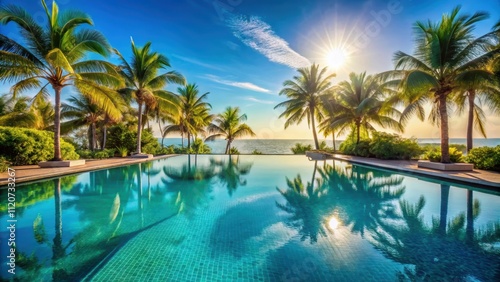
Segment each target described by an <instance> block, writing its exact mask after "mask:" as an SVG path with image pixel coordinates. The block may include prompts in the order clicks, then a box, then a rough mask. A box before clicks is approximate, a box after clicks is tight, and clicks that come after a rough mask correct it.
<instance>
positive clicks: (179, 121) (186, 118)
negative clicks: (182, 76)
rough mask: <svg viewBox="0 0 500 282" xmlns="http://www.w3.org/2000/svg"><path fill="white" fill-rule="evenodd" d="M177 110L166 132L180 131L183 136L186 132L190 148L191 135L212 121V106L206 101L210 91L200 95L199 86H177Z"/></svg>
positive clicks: (172, 115)
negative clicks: (210, 111)
mask: <svg viewBox="0 0 500 282" xmlns="http://www.w3.org/2000/svg"><path fill="white" fill-rule="evenodd" d="M177 92H178V93H179V94H177V97H178V99H177V104H176V108H177V111H176V112H174V113H172V114H171V117H170V118H169V119H170V121H171V122H172V123H173V124H172V125H168V126H166V127H165V129H164V132H166V133H169V132H172V131H177V132H180V133H181V135H182V136H184V134H186V136H187V141H188V149H189V148H191V137H192V136H195V135H196V134H197V132H199V131H200V130H202V129H203V128H204V127H206V126H207V125H208V124H209V123H210V121H211V118H210V113H209V110H210V109H211V108H212V106H211V105H210V104H209V103H207V102H205V101H204V100H205V99H206V98H207V96H208V94H209V92H206V93H204V94H202V95H201V96H199V91H198V86H197V85H196V84H188V85H186V86H185V87H179V88H177ZM167 119H168V118H167Z"/></svg>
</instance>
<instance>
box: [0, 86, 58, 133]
mask: <svg viewBox="0 0 500 282" xmlns="http://www.w3.org/2000/svg"><path fill="white" fill-rule="evenodd" d="M53 120H54V107H52V104H50V102H49V101H48V99H46V98H45V97H43V96H39V97H37V99H31V98H29V97H24V96H18V97H15V98H14V97H10V98H9V97H8V95H3V96H0V125H1V126H18V127H26V128H34V129H40V130H43V129H47V128H48V127H49V126H50V125H51V124H52V122H53Z"/></svg>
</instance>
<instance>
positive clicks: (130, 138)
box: [106, 124, 161, 155]
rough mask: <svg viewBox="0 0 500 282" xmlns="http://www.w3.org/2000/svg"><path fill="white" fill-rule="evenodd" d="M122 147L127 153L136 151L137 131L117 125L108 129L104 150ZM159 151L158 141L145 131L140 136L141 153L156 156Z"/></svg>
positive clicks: (147, 130)
mask: <svg viewBox="0 0 500 282" xmlns="http://www.w3.org/2000/svg"><path fill="white" fill-rule="evenodd" d="M118 147H124V148H126V149H127V151H128V152H129V153H133V152H135V151H136V149H137V131H135V130H130V129H128V128H127V127H126V126H125V125H122V124H119V125H115V126H112V127H110V128H109V134H108V139H107V142H106V148H109V149H113V150H114V149H115V148H118ZM160 149H161V147H160V143H159V142H158V139H157V138H155V137H154V136H153V133H152V132H151V130H149V129H145V130H143V131H142V134H141V151H142V153H146V154H153V155H155V154H157V153H158V152H159V150H160Z"/></svg>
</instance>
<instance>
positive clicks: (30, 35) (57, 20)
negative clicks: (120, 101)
mask: <svg viewBox="0 0 500 282" xmlns="http://www.w3.org/2000/svg"><path fill="white" fill-rule="evenodd" d="M42 5H43V8H44V10H45V13H46V16H47V19H48V25H47V26H46V27H42V26H41V25H39V24H38V23H37V22H36V20H35V19H34V18H33V17H32V16H31V15H30V14H29V13H28V12H27V11H26V10H25V9H24V8H22V7H20V6H15V5H8V6H3V7H1V8H0V23H1V24H8V23H11V22H13V23H15V24H17V26H18V27H19V29H20V34H21V36H22V38H23V41H24V44H22V43H20V42H16V41H15V40H13V39H11V38H8V37H7V36H5V35H3V34H0V54H1V58H2V59H1V61H2V64H1V66H0V81H4V82H12V81H15V84H14V85H13V86H12V88H11V91H12V95H13V96H16V95H17V94H18V93H19V92H23V91H27V90H34V89H38V93H37V94H36V95H47V94H48V87H49V86H50V87H52V89H53V90H54V94H55V106H54V111H55V113H54V160H61V148H60V137H61V132H60V122H61V116H60V115H61V94H62V90H63V88H65V87H66V86H70V85H72V86H75V87H76V88H77V89H78V90H79V92H80V93H82V94H83V95H84V96H86V97H88V98H89V99H90V100H92V101H93V102H94V103H96V104H98V105H99V106H100V107H101V108H104V109H109V112H110V113H112V115H113V116H119V112H118V111H113V108H114V107H113V103H112V101H111V100H110V99H109V98H108V94H109V93H111V92H112V90H110V89H109V88H108V87H117V86H119V85H121V83H122V81H121V79H120V78H119V76H118V73H117V72H116V71H115V68H114V66H113V65H112V64H111V63H109V62H106V61H101V60H85V56H86V55H87V54H89V53H96V54H99V55H102V56H107V55H109V53H110V52H109V51H110V46H109V44H108V42H107V40H106V39H105V38H104V36H103V35H102V34H101V33H99V32H97V31H94V30H89V29H82V28H81V26H84V25H92V24H93V23H92V20H91V18H90V17H89V16H88V15H86V14H85V13H83V12H80V11H64V12H61V13H60V12H59V8H58V6H57V4H56V3H55V2H52V9H51V10H49V8H48V7H47V5H46V3H45V0H42Z"/></svg>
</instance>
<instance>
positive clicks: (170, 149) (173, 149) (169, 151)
mask: <svg viewBox="0 0 500 282" xmlns="http://www.w3.org/2000/svg"><path fill="white" fill-rule="evenodd" d="M176 150H177V148H176V147H175V146H174V145H170V146H167V147H163V148H160V150H159V151H158V152H157V154H158V155H171V154H177V153H176Z"/></svg>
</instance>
